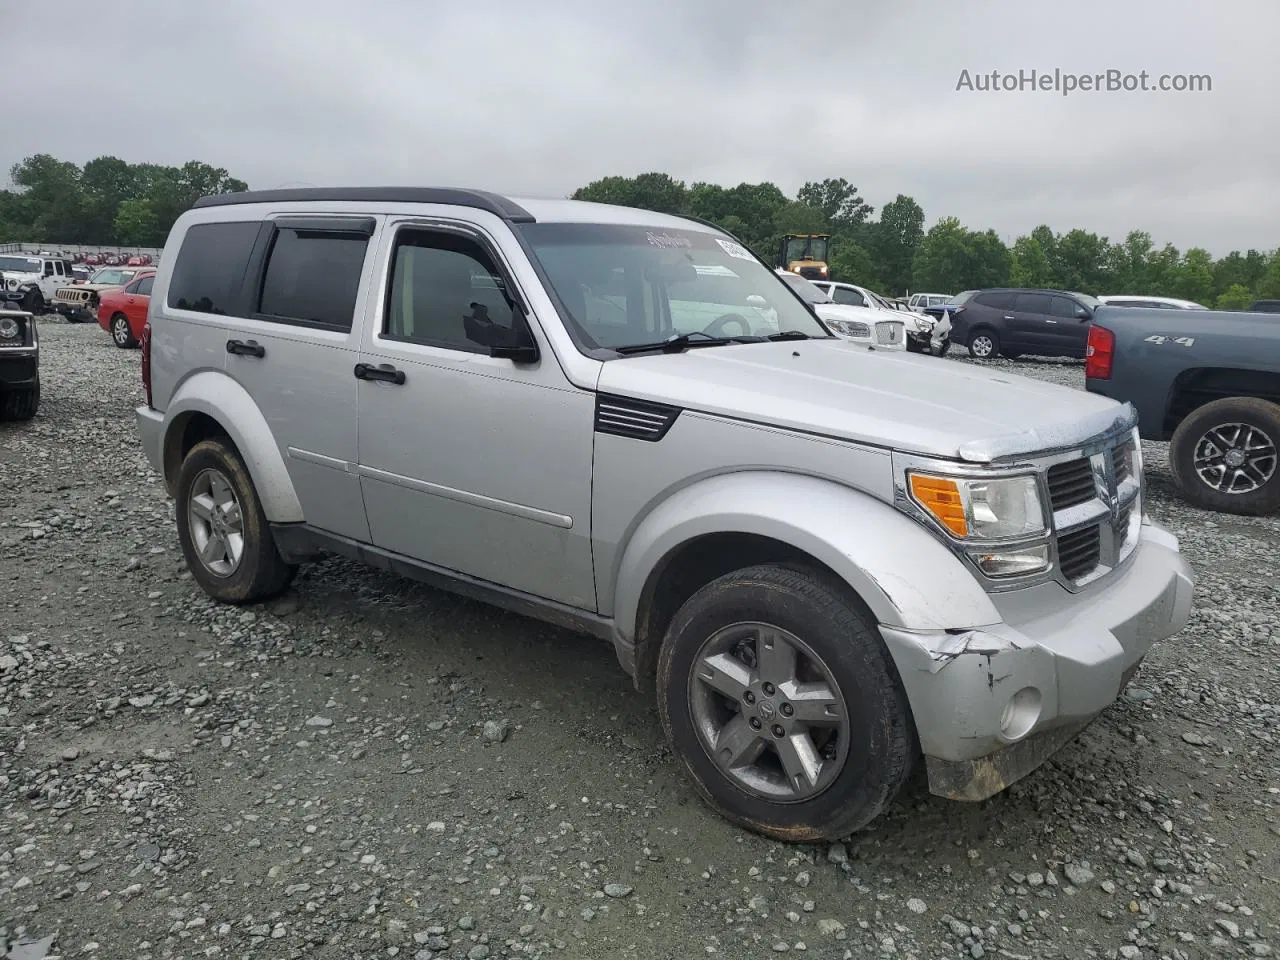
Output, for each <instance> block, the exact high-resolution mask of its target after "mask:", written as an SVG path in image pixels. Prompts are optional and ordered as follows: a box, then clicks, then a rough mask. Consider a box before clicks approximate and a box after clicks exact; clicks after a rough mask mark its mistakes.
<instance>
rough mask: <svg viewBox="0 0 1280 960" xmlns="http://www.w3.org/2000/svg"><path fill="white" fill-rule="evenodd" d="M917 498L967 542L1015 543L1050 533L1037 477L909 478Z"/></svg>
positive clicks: (917, 501) (913, 496)
mask: <svg viewBox="0 0 1280 960" xmlns="http://www.w3.org/2000/svg"><path fill="white" fill-rule="evenodd" d="M909 480H910V485H911V496H912V498H913V499H914V500H915V501H916V503H918V504H919V505H920V506H921V507H923V508H924V509H925V510H926V511H927V512H928V513H929V514H930V515H931V516H932V517H933V518H934V519H936V520H937V521H938V522H939V523H940V524H942V525H943V526H944V527H945V528H946V529H947V530H949V531H951V533H952V534H954V535H955V536H957V537H959V538H960V539H962V540H1011V539H1015V538H1018V537H1029V536H1034V535H1035V534H1039V533H1044V532H1045V530H1046V527H1045V519H1044V508H1043V506H1042V505H1041V503H1040V488H1039V486H1038V485H1037V483H1036V478H1035V477H1033V476H1022V477H999V478H991V479H987V478H984V477H969V478H957V477H946V476H936V475H931V474H927V473H914V472H913V473H911V474H910V475H909Z"/></svg>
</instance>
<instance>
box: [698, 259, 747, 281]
mask: <svg viewBox="0 0 1280 960" xmlns="http://www.w3.org/2000/svg"><path fill="white" fill-rule="evenodd" d="M693 269H694V270H696V271H697V273H698V276H700V277H733V278H735V279H736V278H737V276H738V275H737V274H736V273H734V272H733V271H732V270H730V269H729V268H728V267H726V266H724V265H722V264H719V263H708V264H702V263H695V264H694V265H693Z"/></svg>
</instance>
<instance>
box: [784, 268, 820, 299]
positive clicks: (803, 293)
mask: <svg viewBox="0 0 1280 960" xmlns="http://www.w3.org/2000/svg"><path fill="white" fill-rule="evenodd" d="M778 276H779V277H781V278H782V279H783V281H784V282H785V283H786V285H787V286H788V287H790V288H791V289H792V290H794V291H795V292H796V293H798V294H800V298H801V299H802V300H804V302H805V303H830V302H831V298H830V297H829V296H827V295H826V294H825V293H823V292H822V289H821V288H820V287H818V286H817V285H816V284H813V283H810V282H809V281H808V280H806V279H805V278H804V277H802V276H800V275H799V274H797V273H780V274H778Z"/></svg>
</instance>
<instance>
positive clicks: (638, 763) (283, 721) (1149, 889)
mask: <svg viewBox="0 0 1280 960" xmlns="http://www.w3.org/2000/svg"><path fill="white" fill-rule="evenodd" d="M42 334H43V337H42V339H43V343H44V358H43V367H42V374H43V378H44V390H45V399H44V404H43V406H42V408H41V411H40V414H39V415H38V416H37V417H36V418H35V420H33V421H32V422H30V423H28V424H5V425H0V956H3V955H4V954H5V952H6V948H12V950H13V954H14V955H15V956H19V957H28V958H40V957H103V958H121V960H149V958H177V957H224V958H233V957H234V958H241V957H245V958H248V957H252V958H255V960H259V958H263V960H269V958H277V957H289V958H295V957H296V958H301V957H307V958H343V960H363V958H373V957H403V958H417V960H429V958H433V957H436V958H468V960H486V958H498V957H557V956H563V957H584V958H586V957H592V958H598V957H614V956H617V957H643V958H648V957H654V958H659V957H661V958H667V957H671V958H675V957H679V958H687V957H691V956H698V955H709V956H717V955H724V956H728V957H734V958H737V957H748V956H752V957H755V956H769V955H772V954H773V953H775V952H777V953H802V954H804V955H806V956H813V957H815V958H851V957H864V956H888V957H904V958H910V957H919V958H928V960H933V958H951V957H959V958H965V957H969V958H981V957H1005V958H1010V960H1018V958H1032V957H1034V958H1041V957H1106V958H1113V957H1123V958H1140V957H1147V958H1157V957H1167V958H1171V960H1192V958H1199V957H1265V956H1271V955H1276V954H1277V951H1280V931H1278V930H1277V924H1278V923H1280V858H1278V854H1280V820H1278V819H1277V815H1278V812H1280V808H1278V805H1280V750H1277V740H1278V739H1280V697H1278V694H1277V690H1280V685H1278V682H1277V681H1278V680H1280V670H1278V669H1277V658H1278V656H1280V612H1278V611H1280V596H1278V592H1280V591H1278V588H1277V584H1276V562H1275V557H1276V555H1277V550H1278V548H1280V518H1269V519H1263V520H1242V519H1236V518H1229V517H1225V516H1220V515H1217V516H1215V515H1211V514H1207V513H1203V512H1200V511H1197V510H1194V509H1191V508H1189V507H1187V506H1185V505H1183V504H1181V503H1179V502H1178V501H1177V500H1175V499H1174V498H1173V496H1172V493H1171V485H1170V480H1169V475H1168V470H1167V467H1166V462H1165V451H1164V449H1163V445H1157V444H1148V445H1147V446H1146V451H1145V452H1146V455H1147V458H1148V465H1149V474H1150V480H1151V483H1150V487H1151V500H1152V503H1151V509H1152V512H1153V513H1154V514H1156V515H1157V516H1158V517H1159V518H1160V519H1161V520H1163V521H1164V522H1166V523H1168V524H1170V525H1171V526H1172V527H1173V528H1174V530H1175V531H1176V532H1177V534H1178V535H1179V536H1180V537H1181V538H1182V542H1183V545H1184V550H1185V551H1186V553H1187V555H1188V556H1189V558H1190V560H1191V562H1192V563H1193V564H1194V565H1195V566H1196V568H1197V571H1198V573H1199V576H1200V587H1199V591H1198V601H1197V607H1196V610H1195V612H1194V614H1193V617H1192V621H1191V623H1190V625H1189V626H1188V628H1187V630H1186V631H1185V632H1184V633H1183V634H1182V635H1181V636H1179V637H1177V638H1175V639H1174V640H1172V641H1170V642H1167V643H1165V644H1163V645H1161V646H1160V647H1158V648H1157V649H1156V650H1155V651H1154V653H1153V655H1152V656H1151V657H1150V659H1149V660H1148V661H1147V664H1146V666H1145V667H1144V668H1143V670H1142V673H1141V674H1140V675H1139V677H1138V679H1137V681H1136V682H1135V686H1134V687H1133V688H1131V690H1130V691H1129V693H1128V695H1127V696H1126V697H1125V698H1124V699H1123V700H1122V701H1121V702H1120V703H1118V704H1117V705H1116V706H1115V707H1113V708H1112V709H1111V710H1109V711H1108V712H1107V713H1106V714H1105V715H1104V716H1103V717H1102V718H1101V719H1100V720H1099V721H1098V722H1097V723H1096V724H1094V725H1093V726H1091V727H1090V728H1089V729H1088V730H1087V731H1086V732H1085V733H1084V734H1083V735H1082V736H1081V738H1080V739H1079V741H1078V742H1076V743H1075V744H1073V745H1071V746H1070V747H1068V748H1067V749H1065V750H1064V751H1062V752H1061V753H1060V754H1059V755H1058V756H1057V757H1056V758H1055V759H1054V760H1053V761H1052V762H1051V763H1050V764H1049V765H1048V766H1046V767H1045V768H1044V769H1042V770H1041V771H1039V772H1038V773H1037V774H1035V775H1033V776H1032V777H1030V778H1028V779H1026V780H1024V781H1023V782H1021V783H1019V784H1016V785H1015V786H1014V787H1013V788H1011V789H1010V790H1009V791H1007V792H1006V793H1005V794H1003V795H1001V796H1000V797H997V798H995V799H993V800H991V801H989V802H986V803H983V804H978V805H959V804H954V803H949V802H946V801H942V800H939V799H936V798H933V797H931V796H929V795H928V793H927V792H926V791H925V790H924V789H923V787H922V786H921V785H920V784H918V783H917V784H914V785H912V787H911V788H910V789H909V790H908V791H907V793H906V794H905V795H904V796H903V797H902V799H901V800H900V802H899V803H898V804H897V806H896V807H895V808H894V809H893V810H892V811H891V812H890V813H889V814H888V815H887V816H886V817H885V818H884V819H883V820H882V821H880V822H879V823H877V824H875V825H874V826H873V828H872V829H870V830H868V831H866V832H864V833H861V834H859V835H857V836H855V837H853V838H850V840H849V842H848V843H847V844H837V845H834V846H831V847H829V848H816V849H815V848H796V847H789V846H785V845H782V844H778V843H773V842H770V841H766V840H762V839H760V838H758V837H755V836H753V835H748V834H745V833H743V832H741V831H739V830H737V829H735V828H733V827H730V826H729V825H727V824H726V823H724V822H723V821H721V820H720V819H718V818H717V817H716V816H714V815H713V814H711V813H710V812H709V811H708V810H707V809H706V808H705V807H704V806H703V805H702V804H701V803H700V802H698V800H697V799H696V798H695V796H694V794H693V792H692V790H691V789H690V788H689V786H688V785H687V784H686V783H685V782H684V781H683V780H682V778H681V776H680V774H679V772H678V769H677V765H676V763H675V762H674V760H673V758H672V757H671V756H670V754H669V752H668V750H667V748H666V746H665V745H664V743H663V740H662V737H661V733H660V730H659V727H658V723H657V721H656V718H655V715H654V711H653V709H652V706H651V704H650V703H649V702H648V701H647V700H645V699H642V698H641V697H639V696H638V695H636V694H635V693H634V692H633V691H632V690H631V688H630V685H629V683H628V681H627V680H626V678H625V677H624V676H623V675H622V673H621V671H620V670H619V668H618V667H617V664H616V662H615V660H614V657H613V653H612V651H611V650H610V649H609V648H608V647H607V646H605V645H602V644H599V643H598V642H596V641H592V640H590V639H586V638H582V637H577V636H572V635H569V634H565V633H562V632H559V631H557V630H555V629H552V628H550V627H546V626H543V625H541V624H538V623H535V622H532V621H528V620H523V619H521V618H519V617H515V616H510V615H506V614H502V613H499V612H495V611H492V610H490V609H488V608H485V607H482V606H479V605H477V604H473V603H470V602H467V601H463V600H459V599H455V598H453V597H450V596H448V595H445V594H442V593H438V592H433V591H431V590H428V589H426V588H424V587H422V586H419V585H417V584H414V583H411V582H409V581H405V580H401V579H398V578H396V577H393V576H390V575H387V574H384V573H380V572H377V571H374V570H370V569H366V568H363V567H360V566H358V565H355V564H352V563H349V562H346V561H342V560H336V559H335V560H329V561H325V562H323V563H319V564H315V565H313V566H310V567H308V568H306V569H305V570H304V572H303V574H302V575H301V576H300V577H299V579H298V581H297V584H296V588H295V589H294V590H293V591H292V592H291V593H290V594H289V595H288V596H286V597H284V598H282V599H280V600H277V601H275V602H273V603H270V604H266V605H262V606H258V607H255V608H251V609H232V608H229V607H223V606H216V605H214V604H213V603H211V602H209V601H207V600H205V599H204V597H203V595H202V594H201V593H200V592H199V591H198V589H196V588H195V586H194V585H193V584H192V582H191V580H190V578H189V577H188V576H187V574H186V573H185V571H184V568H183V565H182V562H181V556H180V552H179V549H178V545H177V540H176V537H175V534H174V527H173V523H172V520H171V507H170V504H169V503H168V501H167V500H166V498H165V496H164V493H163V490H162V488H161V486H160V484H159V483H158V481H157V478H156V477H155V476H154V475H153V474H152V473H151V471H150V470H149V469H148V467H147V465H146V463H145V461H144V459H143V457H142V455H141V453H140V452H139V450H138V447H137V443H136V440H135V437H134V433H133V422H132V408H133V406H134V405H135V404H136V403H138V402H140V400H141V389H140V385H139V381H138V353H137V352H136V351H122V350H118V349H116V348H115V347H114V346H112V344H111V343H110V342H109V340H108V339H107V337H106V335H105V334H104V333H103V332H102V331H101V330H100V329H98V328H97V327H94V326H67V325H63V324H58V323H54V322H47V323H45V324H44V325H43V326H42ZM939 362H947V363H950V362H968V361H964V360H960V361H955V360H950V359H948V360H945V361H939ZM1002 365H1003V366H1007V367H1009V368H1010V369H1013V370H1016V371H1017V372H1021V373H1028V374H1030V375H1031V376H1035V377H1039V378H1042V379H1046V380H1054V381H1057V382H1062V383H1068V384H1072V385H1074V386H1080V385H1081V383H1082V379H1081V377H1082V375H1081V370H1080V367H1079V365H1078V364H1069V363H1051V362H1042V363H1036V362H1021V363H1019V364H1016V365H1015V364H1002ZM49 938H52V939H49ZM26 941H31V942H30V943H27V944H26V945H25V946H18V944H22V943H25V942H26Z"/></svg>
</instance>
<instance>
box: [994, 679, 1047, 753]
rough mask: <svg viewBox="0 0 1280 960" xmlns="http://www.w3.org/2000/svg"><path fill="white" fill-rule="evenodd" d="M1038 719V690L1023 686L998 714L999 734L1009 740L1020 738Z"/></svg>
mask: <svg viewBox="0 0 1280 960" xmlns="http://www.w3.org/2000/svg"><path fill="white" fill-rule="evenodd" d="M1039 719H1040V691H1039V690H1037V689H1036V688H1035V687H1023V688H1022V689H1021V690H1019V691H1018V692H1017V693H1015V694H1014V695H1013V696H1012V697H1010V698H1009V702H1008V703H1006V704H1005V705H1004V710H1003V711H1002V712H1001V714H1000V735H1001V736H1002V737H1004V739H1006V740H1009V741H1015V740H1021V739H1022V738H1023V737H1025V736H1026V735H1027V734H1028V733H1030V732H1031V731H1032V729H1033V728H1034V727H1035V725H1036V721H1038V720H1039Z"/></svg>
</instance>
